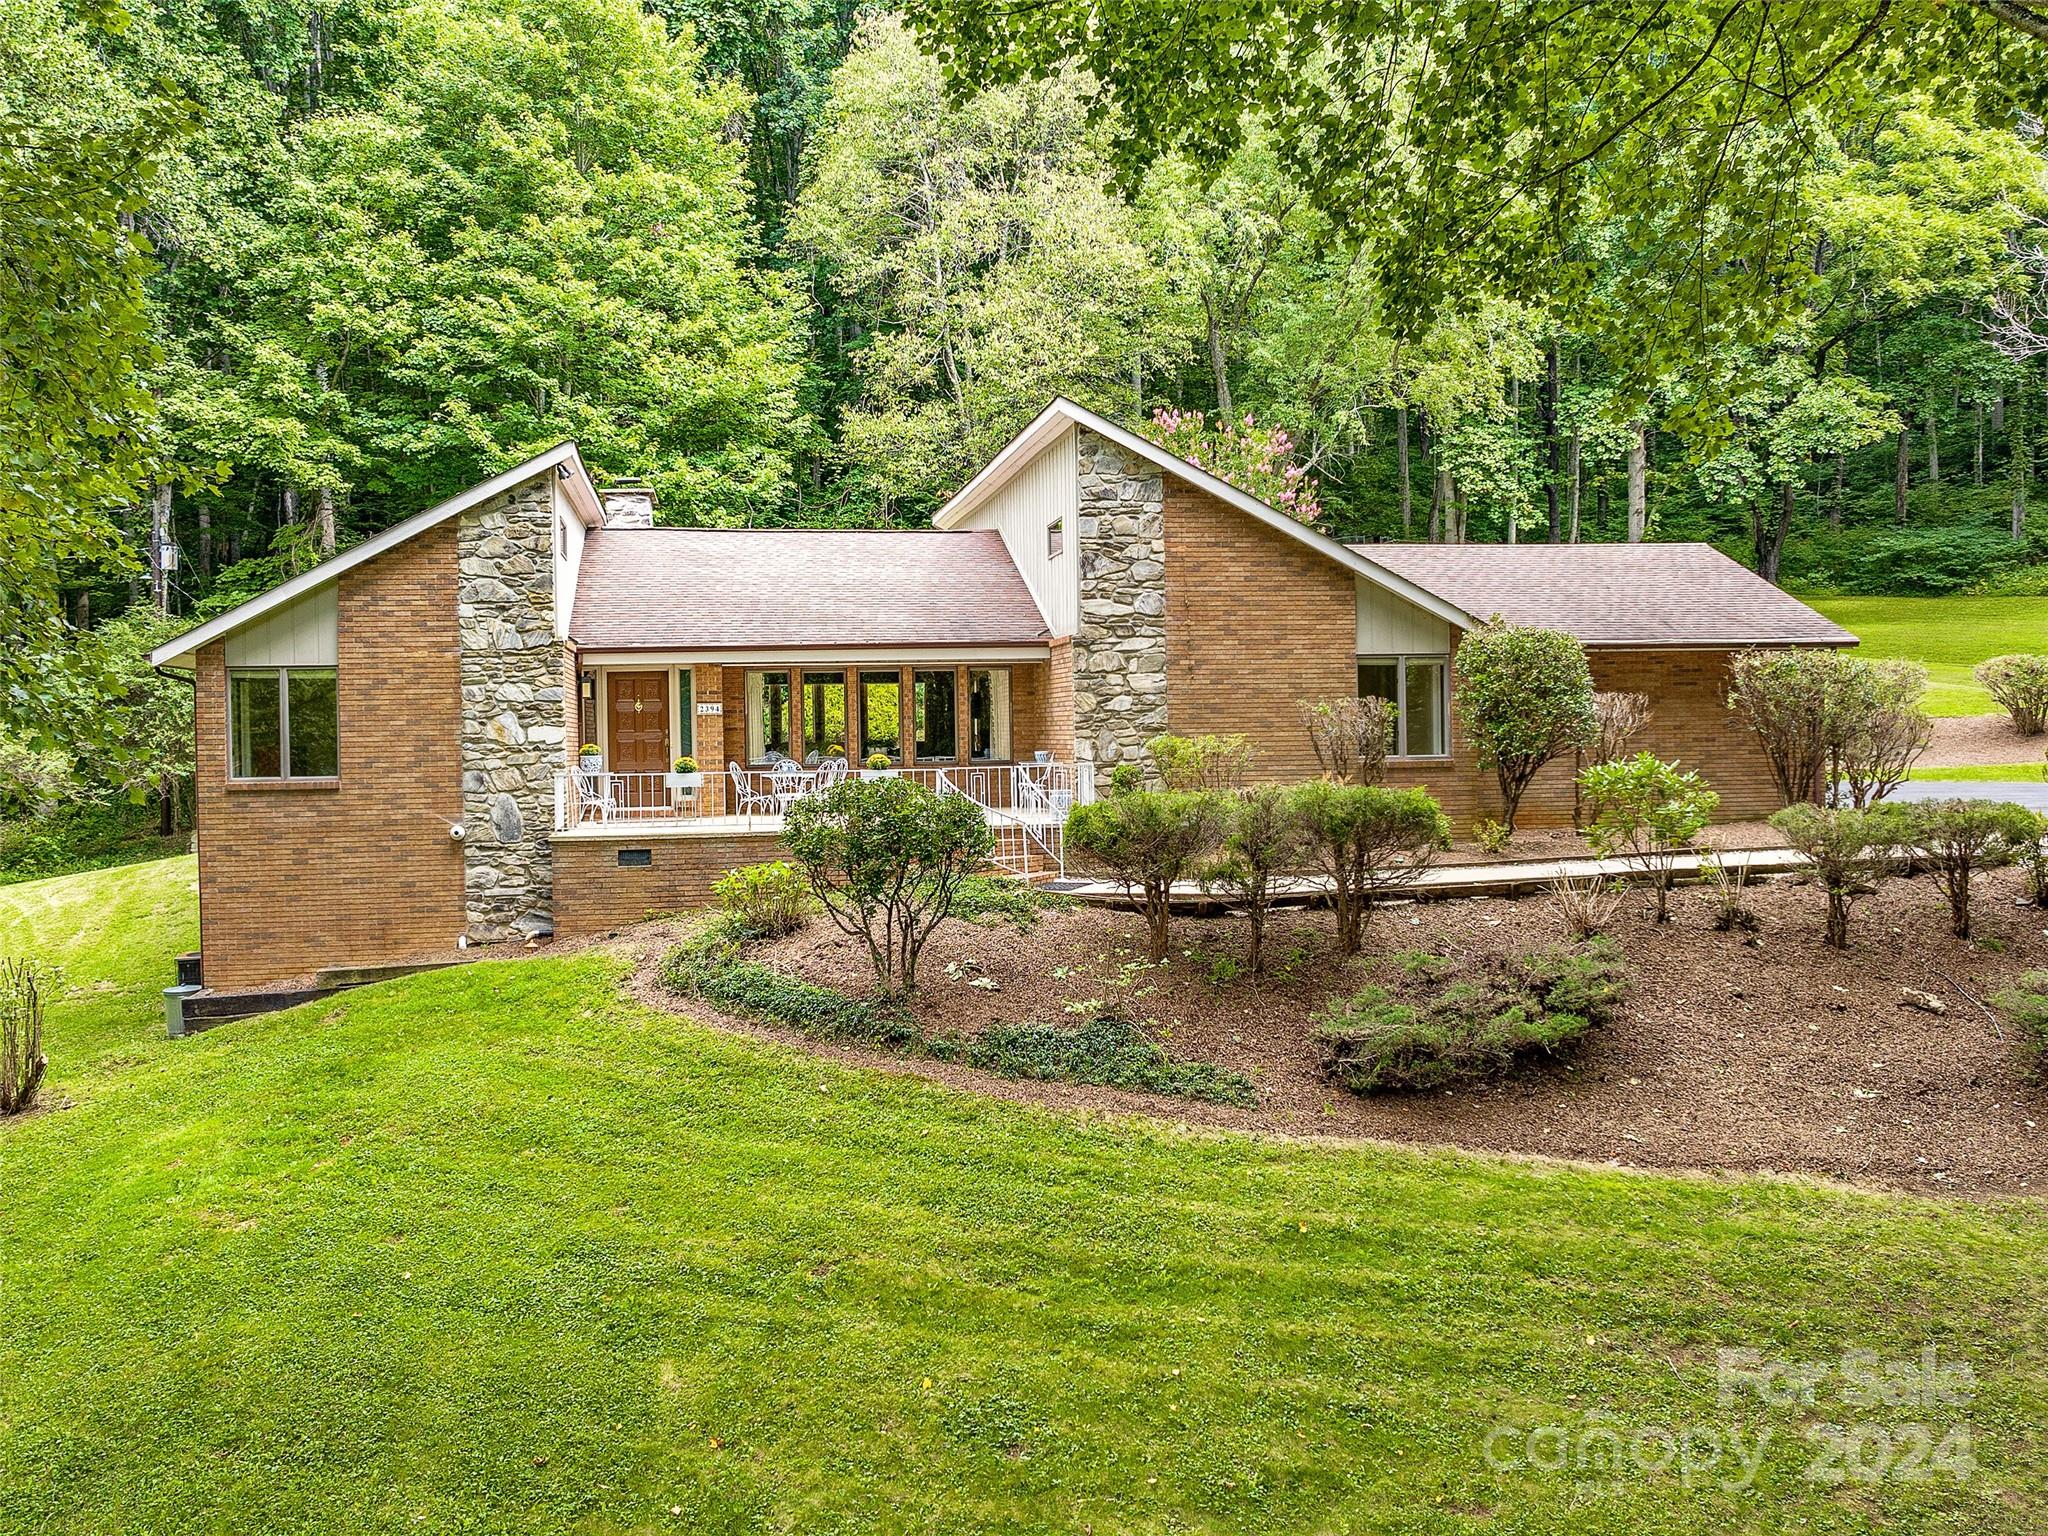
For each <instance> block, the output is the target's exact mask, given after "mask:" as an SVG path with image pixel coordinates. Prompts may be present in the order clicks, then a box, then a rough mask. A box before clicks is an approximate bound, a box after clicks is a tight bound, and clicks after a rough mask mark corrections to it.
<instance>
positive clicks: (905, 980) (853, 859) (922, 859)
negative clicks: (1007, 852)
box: [782, 778, 994, 992]
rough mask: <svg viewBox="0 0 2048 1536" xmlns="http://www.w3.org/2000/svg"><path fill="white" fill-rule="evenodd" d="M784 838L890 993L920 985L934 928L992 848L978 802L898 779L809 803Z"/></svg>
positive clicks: (860, 783)
mask: <svg viewBox="0 0 2048 1536" xmlns="http://www.w3.org/2000/svg"><path fill="white" fill-rule="evenodd" d="M782 840H783V841H784V842H785V843H786V844H788V846H789V851H790V855H791V857H793V858H794V859H795V860H796V864H797V867H798V868H799V869H801V870H802V871H803V874H804V879H805V881H806V882H807V883H808V884H809V885H810V888H811V894H812V895H814V896H816V897H817V898H818V900H819V901H820V902H821V903H822V904H823V905H824V908H825V912H826V914H827V915H828V916H829V917H830V918H831V919H832V921H833V923H834V924H835V925H837V927H838V928H839V929H840V931H841V932H843V933H847V934H850V935H852V936H853V937H854V938H857V939H860V940H861V941H862V942H863V943H865V944H866V945H867V949H868V959H869V961H870V963H871V964H872V965H873V966H874V971H875V982H876V984H877V985H878V986H879V987H881V989H882V990H883V991H884V992H898V991H901V992H908V991H909V990H910V989H911V988H912V987H914V986H916V985H917V959H918V956H919V955H920V954H922V953H923V952H924V946H925V943H926V941H927V940H929V939H930V938H931V935H932V930H933V929H934V928H936V927H938V925H939V924H940V923H942V922H944V921H945V920H946V919H947V918H948V917H950V916H951V915H952V913H953V897H954V894H955V892H956V891H957V890H958V889H959V886H960V882H961V880H963V879H964V878H965V877H966V876H967V875H968V873H969V872H970V871H972V870H973V869H975V868H976V867H977V866H978V865H980V864H982V863H983V862H984V861H985V860H986V859H987V858H988V856H989V852H990V850H991V849H992V848H993V847H994V839H993V838H992V837H991V836H990V833H989V829H988V823H987V822H985V821H984V820H983V819H982V815H981V810H980V808H979V807H978V806H976V805H975V804H974V802H973V801H971V800H969V799H967V798H966V797H965V796H964V795H939V794H934V793H933V792H932V791H931V790H928V789H926V788H925V787H924V786H923V785H921V784H918V783H916V782H915V781H914V780H911V779H900V778H893V779H849V780H847V781H846V782H844V783H842V784H837V785H834V786H833V787H832V788H831V789H828V790H827V791H825V793H824V794H822V795H807V796H805V797H804V798H803V799H801V800H799V801H797V802H796V804H795V805H793V806H791V807H790V809H789V815H788V816H787V817H786V818H785V819H784V821H783V833H782Z"/></svg>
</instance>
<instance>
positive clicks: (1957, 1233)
mask: <svg viewBox="0 0 2048 1536" xmlns="http://www.w3.org/2000/svg"><path fill="white" fill-rule="evenodd" d="M190 876H191V866H190V864H189V863H188V862H185V861H172V862H169V863H166V864H161V865H155V866H143V867H140V868H135V869H126V870H121V871H118V872H115V873H114V874H113V875H87V876H80V877H76V879H75V882H73V883H71V884H70V885H68V886H67V887H63V888H59V889H55V890H50V891H45V892H42V893H40V894H38V893H36V892H35V891H34V890H33V888H26V890H25V891H23V890H18V891H14V892H7V893H0V899H4V900H6V901H7V902H8V903H9V905H8V906H6V907H4V908H0V939H4V941H5V944H6V945H17V946H18V945H19V944H20V942H21V941H22V938H23V936H24V924H29V925H32V926H33V931H34V936H35V938H36V939H37V940H38V942H39V943H40V944H41V945H42V946H44V947H45V948H47V949H54V950H58V951H63V952H66V953H67V954H68V957H69V960H70V963H71V964H72V965H73V966H74V976H75V978H77V979H81V980H82V979H83V977H84V975H85V974H86V973H88V972H89V971H90V970H91V969H92V968H100V969H103V970H104V973H105V976H106V978H107V979H108V980H110V981H112V982H113V984H114V989H113V990H109V991H106V992H99V991H96V990H94V986H93V983H92V982H87V983H86V992H85V995H84V997H83V998H80V997H74V998H73V999H71V1000H68V1001H67V1002H66V1003H65V1004H64V1005H63V1008H62V1010H61V1011H60V1013H59V1015H58V1019H57V1022H56V1024H55V1026H54V1027H53V1030H52V1042H51V1044H52V1049H53V1053H54V1055H55V1057H56V1060H57V1066H56V1068H55V1077H56V1083H57V1087H58V1088H59V1090H60V1091H65V1092H70V1093H71V1094H72V1095H73V1097H75V1098H76V1099H77V1100H78V1102H77V1105H76V1107H73V1108H70V1109H67V1110H64V1111H62V1112H59V1113H53V1114H43V1115H38V1116H35V1117H33V1118H31V1119H28V1120H26V1121H21V1122H17V1123H14V1124H11V1125H5V1126H0V1294H4V1296H5V1297H6V1306H5V1325H4V1327H0V1431H4V1432H0V1487H4V1488H5V1489H6V1496H5V1498H0V1530H5V1531H9V1532H13V1531H36V1532H92V1533H106V1532H117V1531H150V1532H177V1531H228V1530H235V1531H253V1530H278V1531H283V1530H291V1531H310V1532H320V1531H336V1532H343V1531H345V1532H365V1531H392V1532H399V1531H405V1532H417V1531H434V1532H441V1531H506V1530H518V1531H521V1532H553V1531H564V1532H583V1533H612V1532H625V1531H635V1532H640V1531H646V1532H656V1531H660V1532H667V1531H692V1532H724V1531H761V1530H798V1531H803V1532H806V1533H818V1532H833V1531H869V1530H903V1531H956V1530H977V1531H988V1530H1017V1531H1024V1530H1062V1531H1077V1530H1084V1529H1091V1528H1092V1529H1094V1530H1097V1531H1103V1532H1109V1531H1119V1532H1123V1531H1143V1532H1149V1531H1160V1532H1163V1531H1169V1530H1171V1531H1177V1532H1187V1531H1267V1530H1313V1531H1363V1530H1383V1531H1400V1532H1467V1531H1486V1532H1539V1531H1540V1532H1557V1531H1566V1530H1569V1531H1572V1532H1575V1533H1583V1532H1617V1533H1618V1532H1653V1531H1654V1532H1662V1531H1698V1532H1716V1533H1720V1532H1750V1531H1754V1532H1765V1531H1780V1530H1786V1529H1791V1528H1794V1527H1798V1528H1802V1529H1809V1530H1814V1531H1825V1532H1833V1533H1842V1532H1864V1531H1878V1530H1884V1531H1928V1532H1955V1533H1962V1532H1972V1533H1992V1532H2021V1531H2028V1530H2039V1529H2041V1528H2042V1526H2043V1523H2044V1520H2048V1449H2044V1446H2043V1442H2042V1440H2041V1438H2040V1435H2039V1423H2040V1419H2041V1415H2042V1412H2043V1408H2044V1403H2048V1363H2044V1345H2048V1259H2044V1257H2043V1255H2044V1253H2048V1242H2044V1239H2048V1221H2044V1219H2043V1216H2042V1214H2041V1212H2040V1210H2039V1209H2038V1208H2037V1207H2008V1208H1991V1207H1971V1206H1963V1205H1955V1206H1936V1205H1930V1204H1925V1203H1918V1202H1913V1201H1909V1200H1902V1199H1887V1198H1880V1197H1875V1196H1859V1195H1851V1194H1845V1193H1839V1192H1833V1191H1827V1190H1819V1189H1811V1188H1803V1187H1798V1186H1793V1185H1787V1184H1772V1183H1764V1182H1754V1181H1709V1180H1678V1179H1669V1178H1657V1177H1647V1176H1637V1175H1631V1174H1626V1173H1621V1172H1602V1171H1585V1170H1571V1169H1564V1168H1539V1167H1529V1166H1517V1165H1510V1164H1503V1163H1497V1162H1492V1161H1486V1160H1481V1159H1472V1158H1465V1157H1456V1156H1450V1155H1438V1156H1432V1155H1428V1154H1424V1153H1418V1152H1412V1151H1400V1150H1370V1149H1365V1150H1357V1149H1337V1148H1326V1147H1317V1146H1312V1145H1299V1144H1297V1145H1289V1144H1281V1143H1273V1142H1261V1141H1255V1140H1252V1139H1249V1138H1244V1137H1237V1136H1208V1135H1193V1134H1184V1133H1177V1132H1174V1131H1172V1130H1169V1129H1164V1128H1160V1127H1156V1126H1151V1125H1140V1124H1131V1123H1125V1122H1121V1121H1104V1120H1092V1119H1077V1118H1071V1117H1058V1116H1053V1115H1050V1114H1045V1113H1040V1112H1035V1111H1031V1110H1027V1109H1022V1108H1019V1107H1016V1106H1013V1105H1009V1104H1003V1103H997V1102H994V1101H987V1100H981V1099H977V1098H974V1097H972V1096H967V1095H962V1094H957V1093H952V1092H947V1091H944V1090H941V1089H938V1088H935V1087H931V1086H927V1085H923V1084H919V1083H916V1082H911V1081H904V1080H900V1079H896V1078H891V1077H887V1076H883V1075H879V1074H873V1073H864V1072H855V1071H848V1070H843V1069H840V1068H837V1067H834V1066H832V1065H829V1064H825V1063H822V1062H820V1061H818V1060H816V1059H813V1058H811V1057H808V1056H806V1055H804V1054H802V1053H799V1052H796V1051H793V1050H787V1049H781V1048H774V1047H768V1046H764V1045H761V1044H758V1043H754V1042H749V1041H743V1040H739V1039H735V1038H730V1037H725V1036H721V1035H717V1034H713V1033H710V1032H707V1031H705V1030H703V1029H700V1028H697V1027H695V1026H693V1025H691V1024H689V1023H687V1022H685V1021H682V1020H679V1019H676V1018H674V1017H672V1016H669V1015H666V1014H659V1013H654V1012H650V1011H648V1010H646V1009H644V1008H642V1007H640V1006H638V1005H636V1004H634V1003H632V1002H630V1001H628V1000H626V999H624V998H623V997H622V996H621V995H620V993H619V991H618V989H617V987H616V986H615V982H616V980H617V978H618V974H619V967H618V965H617V963H616V962H614V961H612V960H609V959H606V958H603V957H586V958H581V959H537V960H531V961H525V962H518V961H512V962H498V963H487V964H477V965H472V966H469V967H465V968H463V969H459V970H454V971H447V972H441V973H437V974H432V975H427V976H421V977H415V978H410V979H407V980H403V981H398V982H392V983H387V984H385V985H382V986H379V987H375V988H370V989H366V990H364V991H362V992H358V993H355V994H352V995H350V996H349V997H347V998H346V999H345V1000H337V1001H334V1002H331V1003H328V1004H325V1005H315V1006H313V1007H310V1008H306V1009H301V1010H297V1011H295V1012H292V1013H288V1014H283V1015H278V1016H274V1017H271V1018H267V1019H259V1020H252V1021H247V1022H244V1023H242V1024H238V1025H234V1026H231V1027H228V1028H225V1029H222V1030H219V1031H216V1032H213V1033H210V1034H207V1035H204V1036H201V1037H198V1038H196V1039H193V1040H189V1041H185V1042H179V1043H171V1042H166V1041H162V1040H160V1039H146V1036H147V1035H148V1032H149V1017H150V1015H151V1014H152V1013H153V1011H154V993H153V991H152V990H151V989H153V988H154V987H155V986H156V985H158V984H159V982H160V979H161V971H162V969H163V960H162V957H165V956H167V955H168V954H169V952H170V951H171V950H172V949H173V948H174V947H176V946H177V945H178V944H180V943H183V942H185V941H186V940H188V939H189V935H190V916H189V908H188V907H187V906H186V905H185V903H186V901H187V899H188V898H187V895H186V887H187V886H188V885H189V881H190ZM151 882H154V883H153V884H152V883H151ZM25 895H26V896H27V897H30V898H33V902H32V904H30V903H25V902H24V900H23V898H24V896H25ZM110 911H112V912H118V913H125V914H126V916H125V917H124V918H123V919H122V920H121V921H119V922H116V923H114V924H111V925H103V924H102V922H101V918H102V917H103V916H104V915H105V914H107V913H108V912H110ZM74 922H75V923H77V924H79V925H81V926H82V927H84V928H86V929H87V930H89V931H87V932H86V933H84V934H83V935H81V934H80V933H78V932H74V931H70V930H68V929H66V928H65V927H64V926H63V925H64V924H66V923H74ZM145 956H154V957H155V958H153V959H148V960H146V961H145ZM81 1060H83V1061H84V1062H85V1066H84V1067H83V1068H81V1066H80V1062H81ZM1927 1345H1936V1346H1938V1347H1939V1348H1940V1349H1941V1350H1942V1351H1943V1352H1944V1353H1945V1354H1949V1355H1952V1356H1962V1357H1966V1358H1968V1359H1969V1360H1971V1361H1973V1362H1974V1364H1975V1366H1976V1369H1977V1370H1978V1372H1979V1376H1980V1381H1979V1385H1978V1389H1977V1393H1976V1397H1975V1401H1974V1403H1973V1404H1971V1405H1970V1406H1969V1407H1968V1408H1967V1409H1966V1410H1957V1409H1954V1408H1936V1409H1921V1408H1913V1409H1892V1410H1879V1411H1870V1410H1850V1409H1845V1408H1842V1407H1841V1406H1840V1405H1839V1404H1838V1403H1837V1402H1836V1401H1835V1400H1834V1399H1833V1398H1832V1396H1831V1395H1829V1394H1825V1393H1824V1394H1823V1397H1822V1400H1821V1402H1822V1406H1820V1407H1817V1408H1814V1409H1807V1408H1803V1407H1800V1406H1798V1405H1796V1404H1795V1405H1793V1406H1790V1407H1766V1406H1764V1405H1762V1404H1761V1403H1758V1402H1754V1401H1751V1402H1746V1403H1743V1404H1741V1405H1739V1406H1733V1407H1725V1406H1720V1405H1717V1402H1716V1382H1715V1371H1714V1361H1715V1353H1714V1352H1715V1350H1716V1348H1717V1347H1719V1346H1750V1347H1754V1348H1757V1349H1760V1350H1762V1351H1764V1352H1765V1353H1766V1354H1767V1355H1773V1356H1775V1355H1783V1356H1786V1357H1789V1358H1791V1359H1795V1360H1800V1361H1828V1360H1832V1359H1835V1358H1836V1357H1837V1356H1838V1355H1839V1354H1840V1352H1841V1351H1843V1350H1845V1349H1851V1348H1858V1349H1869V1350H1873V1351H1876V1352H1878V1353H1879V1354H1880V1355H1882V1356H1885V1357H1910V1356H1913V1355H1915V1354H1916V1353H1917V1352H1918V1351H1919V1350H1921V1349H1922V1348H1923V1346H1927ZM1959 1413H1963V1414H1966V1416H1967V1420H1968V1422H1969V1423H1970V1424H1971V1425H1972V1426H1973V1432H1974V1454H1975V1456H1976V1458H1977V1460H1978V1461H1979V1462H1980V1463H1981V1470H1979V1471H1978V1472H1977V1473H1976V1474H1975V1475H1974V1476H1972V1477H1970V1478H1968V1479H1967V1480H1965V1481H1963V1482H1961V1483H1960V1484H1959V1483H1957V1482H1955V1481H1952V1480H1949V1479H1946V1478H1936V1479H1934V1480H1932V1481H1927V1482H1907V1481H1901V1480H1897V1479H1892V1480H1887V1481H1883V1482H1879V1483H1876V1484H1874V1485H1871V1486H1861V1485H1855V1484H1851V1485H1847V1486H1833V1485H1829V1484H1827V1483H1822V1482H1815V1481H1810V1480H1808V1478H1807V1477H1806V1476H1805V1471H1806V1469H1807V1468H1808V1467H1809V1465H1811V1464H1812V1462H1813V1461H1814V1459H1815V1452H1814V1447H1813V1445H1812V1444H1811V1442H1809V1441H1808V1440H1807V1439H1806V1438H1805V1436H1804V1432H1803V1428H1804V1426H1807V1425H1810V1424H1811V1423H1813V1422H1815V1421H1816V1420H1823V1419H1837V1420H1839V1419H1843V1418H1847V1419H1849V1420H1850V1421H1852V1422H1856V1421H1860V1422H1865V1423H1877V1424H1884V1425H1894V1424H1901V1423H1906V1422H1932V1423H1933V1424H1934V1425H1935V1427H1936V1430H1937V1433H1938V1432H1939V1431H1940V1430H1941V1429H1942V1428H1943V1427H1945V1426H1947V1425H1949V1424H1951V1423H1953V1422H1956V1421H1957V1416H1958V1414H1959ZM1589 1418H1590V1419H1591V1420H1593V1421H1596V1422H1600V1423H1604V1424H1610V1425H1612V1426H1614V1427H1616V1428H1618V1429H1620V1430H1621V1431H1622V1432H1624V1433H1629V1432H1633V1431H1638V1430H1652V1429H1656V1428H1660V1427H1670V1428H1673V1429H1685V1428H1687V1427H1692V1428H1693V1429H1695V1430H1696V1431H1698V1432H1700V1433H1726V1432H1728V1431H1730V1430H1733V1429H1736V1428H1741V1429H1742V1430H1744V1431H1745V1432H1746V1433H1748V1434H1750V1435H1752V1436H1753V1435H1755V1434H1757V1433H1759V1432H1761V1431H1766V1430H1767V1431H1769V1432H1770V1435H1771V1439H1770V1442H1769V1445H1768V1447H1767V1451H1766V1454H1765V1456H1764V1458H1763V1463H1762V1466H1763V1470H1762V1473H1761V1476H1760V1478H1759V1480H1758V1482H1757V1485H1756V1486H1755V1487H1754V1488H1753V1489H1750V1490H1747V1491H1739V1490H1738V1491H1730V1490H1728V1489H1724V1488H1723V1487H1721V1486H1720V1481H1719V1480H1720V1478H1721V1476H1722V1475H1723V1470H1724V1469H1716V1470H1715V1471H1713V1472H1711V1473H1710V1474H1707V1475H1705V1476H1702V1477H1700V1478H1698V1479H1696V1480H1695V1481H1694V1482H1693V1484H1692V1486H1689V1487H1688V1486H1686V1485H1685V1484H1684V1483H1683V1482H1682V1481H1681V1479H1680V1478H1679V1476H1678V1475H1677V1473H1676V1472H1675V1471H1672V1472H1666V1473H1663V1474H1657V1473H1650V1472H1642V1471H1638V1470H1628V1471H1626V1472H1625V1473H1623V1474H1622V1475H1620V1476H1618V1477H1609V1476H1605V1475H1601V1474H1597V1473H1595V1472H1592V1471H1588V1470H1583V1469H1581V1470H1570V1469H1567V1470H1560V1471H1539V1470H1534V1469H1530V1468H1526V1467H1515V1468H1509V1469H1505V1470H1490V1469H1489V1467H1488V1465H1487V1462H1486V1460H1485V1459H1484V1454H1483V1453H1484V1449H1485V1446H1486V1443H1487V1436H1488V1433H1489V1431H1490V1430H1491V1429H1492V1428H1493V1427H1494V1426H1496V1425H1499V1424H1506V1425H1509V1426H1530V1425H1536V1424H1553V1423H1554V1424H1560V1425H1566V1426H1579V1425H1582V1424H1584V1423H1586V1422H1588V1421H1589ZM1696 1443H1698V1444H1701V1445H1704V1443H1705V1442H1704V1441H1698V1442H1696Z"/></svg>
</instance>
